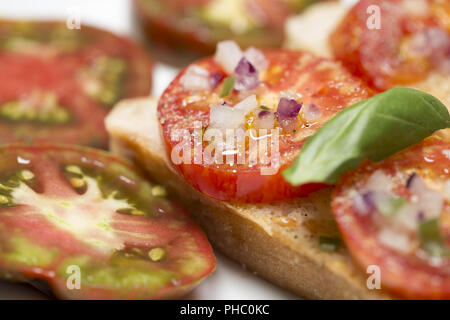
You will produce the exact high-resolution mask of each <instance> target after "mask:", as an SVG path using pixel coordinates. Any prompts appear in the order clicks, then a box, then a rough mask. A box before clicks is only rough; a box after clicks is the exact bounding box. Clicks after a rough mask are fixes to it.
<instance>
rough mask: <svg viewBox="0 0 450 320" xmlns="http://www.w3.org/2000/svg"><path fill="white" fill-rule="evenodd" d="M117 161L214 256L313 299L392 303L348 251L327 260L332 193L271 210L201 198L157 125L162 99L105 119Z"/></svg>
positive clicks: (125, 107)
mask: <svg viewBox="0 0 450 320" xmlns="http://www.w3.org/2000/svg"><path fill="white" fill-rule="evenodd" d="M106 127H107V130H108V132H109V133H110V135H111V150H112V151H113V153H116V154H118V155H121V156H124V157H127V158H129V159H131V160H132V161H134V162H135V163H136V164H138V165H139V166H140V167H142V168H143V169H144V170H145V171H146V172H147V173H148V174H149V177H150V178H151V179H152V180H153V181H155V182H157V183H159V184H161V185H163V186H165V187H166V188H167V189H168V191H169V193H171V194H172V195H173V196H174V197H175V198H176V199H177V200H178V201H179V202H181V203H182V204H183V205H184V206H185V207H186V208H187V209H188V210H189V211H190V213H191V214H192V216H193V217H194V219H195V220H196V221H197V222H198V223H199V225H200V226H201V227H202V228H203V229H204V231H205V232H206V234H207V236H208V239H209V240H210V241H211V242H212V243H213V245H214V246H215V248H216V249H219V250H220V251H221V252H223V253H225V254H226V255H227V256H229V257H231V258H232V259H234V260H236V261H238V262H240V263H242V264H243V265H244V266H245V267H246V268H248V269H250V270H251V271H253V272H255V273H256V274H258V275H259V276H261V277H263V278H265V279H267V280H269V281H271V282H273V283H275V284H277V285H279V286H281V287H283V288H286V289H288V290H290V291H292V292H293V293H295V294H297V295H299V296H301V297H304V298H309V299H388V298H391V297H390V296H389V295H388V294H387V293H385V292H384V291H382V290H369V289H367V287H366V281H367V280H366V279H367V277H368V276H369V275H367V274H365V273H364V272H363V271H362V270H360V268H358V267H357V266H356V265H355V264H354V262H353V260H352V258H351V257H350V255H349V253H348V252H347V250H346V249H345V248H340V249H339V251H338V252H325V251H323V250H321V249H320V248H319V241H318V239H319V236H336V235H338V233H339V232H338V229H337V227H336V225H335V223H334V219H333V217H332V215H331V211H330V191H331V190H330V189H326V190H321V191H319V192H316V193H314V194H312V195H311V196H309V197H304V198H296V199H292V200H289V201H283V202H277V203H271V204H233V203H228V202H223V201H217V200H215V199H211V198H209V197H206V196H205V195H203V194H201V193H200V192H198V191H197V190H195V189H194V188H193V187H191V186H190V185H189V184H187V183H186V182H185V181H184V179H183V178H182V177H181V176H180V175H179V174H178V172H177V171H176V170H175V169H174V168H173V167H172V165H171V164H170V161H169V159H168V156H167V155H166V151H165V148H164V145H163V141H162V138H161V135H160V128H159V124H158V121H157V118H156V99H155V98H142V99H132V100H125V101H123V102H121V103H119V105H117V106H116V107H115V108H114V110H113V111H112V112H111V113H110V115H109V116H108V117H107V119H106Z"/></svg>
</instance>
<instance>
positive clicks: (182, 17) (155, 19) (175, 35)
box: [134, 0, 309, 60]
mask: <svg viewBox="0 0 450 320" xmlns="http://www.w3.org/2000/svg"><path fill="white" fill-rule="evenodd" d="M308 2H309V1H304V0H301V1H296V2H295V3H293V2H292V1H286V0H282V1H279V0H255V1H247V0H244V1H241V0H190V1H185V0H170V1H164V2H161V1H157V0H135V1H134V5H135V10H136V12H137V14H138V17H139V20H140V23H141V26H142V28H143V30H144V32H145V33H146V34H147V36H148V38H149V40H150V41H151V43H152V44H154V47H155V48H156V49H158V50H157V51H160V52H164V54H165V56H164V55H163V54H161V55H162V58H166V59H167V58H168V57H167V54H169V55H170V54H172V55H174V54H175V55H176V53H178V55H179V56H180V57H177V58H184V59H186V54H187V53H190V54H191V56H192V57H191V58H193V57H199V56H204V55H209V54H212V53H213V52H214V49H215V46H216V43H217V42H218V41H221V40H226V39H232V40H235V41H236V42H238V43H239V44H240V45H241V46H243V47H248V46H256V47H261V48H276V47H280V46H281V44H282V41H283V27H284V22H285V20H286V19H287V18H288V17H289V16H290V15H292V14H294V13H295V12H296V11H298V10H299V9H301V8H302V7H303V6H305V5H306V4H308ZM162 13H163V14H162ZM180 52H182V54H179V53H180ZM171 60H174V59H173V58H172V59H171Z"/></svg>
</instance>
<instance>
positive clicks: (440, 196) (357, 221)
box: [332, 137, 450, 299]
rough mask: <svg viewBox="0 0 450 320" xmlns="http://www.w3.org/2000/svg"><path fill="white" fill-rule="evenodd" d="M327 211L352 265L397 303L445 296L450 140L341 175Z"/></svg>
mask: <svg viewBox="0 0 450 320" xmlns="http://www.w3.org/2000/svg"><path fill="white" fill-rule="evenodd" d="M332 210H333V212H334V215H335V217H336V220H337V223H338V225H339V228H340V230H341V232H342V235H343V237H344V240H345V242H346V244H347V246H348V248H349V250H350V252H351V254H352V255H353V257H354V258H355V260H356V261H357V262H358V263H359V264H360V265H361V266H362V267H363V268H364V269H366V268H367V267H368V266H370V265H374V266H378V267H379V270H380V275H381V288H382V289H389V290H391V291H392V292H393V293H394V294H397V295H398V296H400V297H402V298H412V299H450V255H449V252H450V251H449V245H450V242H449V241H450V143H449V142H448V141H445V140H441V139H439V138H434V137H432V138H428V139H426V140H424V141H423V142H421V143H419V144H417V145H415V146H413V147H410V148H408V149H406V150H405V151H402V152H400V153H397V154H396V155H394V156H392V157H390V158H388V159H386V160H383V161H380V162H379V163H365V164H363V165H362V166H361V167H360V168H358V169H357V170H355V171H354V172H350V173H348V174H347V175H345V176H344V177H343V178H342V179H341V180H340V181H339V182H338V184H337V187H336V189H335V191H334V194H333V199H332Z"/></svg>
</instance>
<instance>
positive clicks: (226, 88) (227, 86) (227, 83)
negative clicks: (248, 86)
mask: <svg viewBox="0 0 450 320" xmlns="http://www.w3.org/2000/svg"><path fill="white" fill-rule="evenodd" d="M234 81H235V78H234V77H226V78H225V80H223V86H222V92H221V93H220V97H221V98H224V97H226V96H228V95H229V94H230V93H231V91H233V88H234Z"/></svg>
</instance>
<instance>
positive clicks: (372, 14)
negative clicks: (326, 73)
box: [330, 0, 450, 90]
mask: <svg viewBox="0 0 450 320" xmlns="http://www.w3.org/2000/svg"><path fill="white" fill-rule="evenodd" d="M449 21H450V2H449V1H442V0H414V1H408V0H361V1H359V2H358V3H357V4H356V5H355V6H354V7H353V8H352V9H351V10H350V12H349V13H348V14H347V16H346V17H345V18H344V19H343V21H342V22H341V23H340V25H339V27H338V28H337V29H336V31H335V32H334V33H333V34H332V35H331V37H330V44H331V47H332V50H333V53H334V56H335V57H336V58H337V59H338V60H340V61H342V62H343V63H344V65H345V66H346V67H347V68H349V69H350V70H351V71H352V72H353V73H354V74H356V75H358V76H361V77H362V78H363V79H365V80H366V81H367V82H368V83H369V84H371V85H372V86H373V87H374V88H376V89H378V90H387V89H389V88H392V87H394V86H399V85H407V84H410V83H414V82H417V81H420V80H423V79H424V78H425V77H426V76H427V75H428V74H429V73H430V72H431V71H436V72H443V73H446V74H450V22H449Z"/></svg>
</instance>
